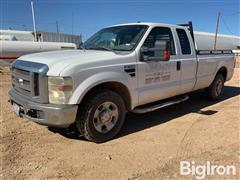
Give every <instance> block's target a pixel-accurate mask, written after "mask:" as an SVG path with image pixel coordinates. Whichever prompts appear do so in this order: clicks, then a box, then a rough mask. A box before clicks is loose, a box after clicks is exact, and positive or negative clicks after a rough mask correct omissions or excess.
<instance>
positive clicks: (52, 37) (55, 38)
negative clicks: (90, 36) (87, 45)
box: [37, 31, 82, 47]
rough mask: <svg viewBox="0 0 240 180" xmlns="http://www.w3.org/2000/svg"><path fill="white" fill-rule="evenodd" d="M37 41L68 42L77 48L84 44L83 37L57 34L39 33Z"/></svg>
mask: <svg viewBox="0 0 240 180" xmlns="http://www.w3.org/2000/svg"><path fill="white" fill-rule="evenodd" d="M37 40H38V41H40V42H68V43H74V44H76V45H77V47H78V46H79V45H80V44H81V43H82V37H81V35H79V36H76V35H71V34H63V33H56V32H43V31H39V32H37Z"/></svg>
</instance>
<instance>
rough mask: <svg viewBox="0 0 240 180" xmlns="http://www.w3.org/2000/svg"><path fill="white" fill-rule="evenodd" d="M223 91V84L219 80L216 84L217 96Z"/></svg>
mask: <svg viewBox="0 0 240 180" xmlns="http://www.w3.org/2000/svg"><path fill="white" fill-rule="evenodd" d="M222 89H223V82H222V81H221V79H219V80H218V81H217V83H216V95H217V96H219V95H220V94H221V92H222Z"/></svg>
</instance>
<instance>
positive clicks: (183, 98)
mask: <svg viewBox="0 0 240 180" xmlns="http://www.w3.org/2000/svg"><path fill="white" fill-rule="evenodd" d="M188 99H189V96H188V95H185V96H181V97H177V98H175V99H171V100H169V101H166V102H161V103H160V104H155V105H153V106H148V107H142V108H141V107H137V108H135V109H133V110H132V112H133V113H139V114H143V113H147V112H152V111H155V110H157V109H161V108H163V107H167V106H171V105H174V104H178V103H181V102H184V101H186V100H188Z"/></svg>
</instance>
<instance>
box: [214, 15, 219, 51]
mask: <svg viewBox="0 0 240 180" xmlns="http://www.w3.org/2000/svg"><path fill="white" fill-rule="evenodd" d="M219 17H220V12H218V16H217V24H216V33H215V40H214V50H216V47H217V34H218V27H219Z"/></svg>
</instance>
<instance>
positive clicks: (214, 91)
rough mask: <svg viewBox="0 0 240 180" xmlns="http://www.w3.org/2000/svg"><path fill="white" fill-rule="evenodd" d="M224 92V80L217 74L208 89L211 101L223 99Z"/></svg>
mask: <svg viewBox="0 0 240 180" xmlns="http://www.w3.org/2000/svg"><path fill="white" fill-rule="evenodd" d="M223 90H224V78H223V75H222V74H217V75H216V77H215V79H214V80H213V82H212V84H211V85H210V86H209V87H208V88H206V93H207V96H208V97H209V99H211V100H218V99H220V98H221V97H222V95H223Z"/></svg>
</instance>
